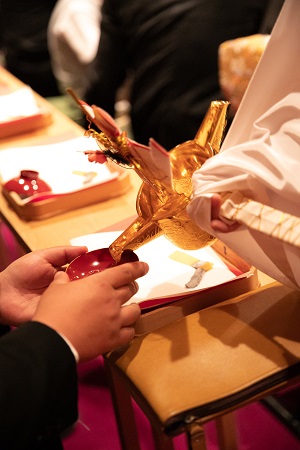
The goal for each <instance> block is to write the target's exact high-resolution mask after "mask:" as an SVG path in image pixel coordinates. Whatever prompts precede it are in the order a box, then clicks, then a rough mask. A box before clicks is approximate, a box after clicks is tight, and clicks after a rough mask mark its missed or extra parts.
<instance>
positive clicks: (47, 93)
mask: <svg viewBox="0 0 300 450" xmlns="http://www.w3.org/2000/svg"><path fill="white" fill-rule="evenodd" d="M55 3H56V0H38V1H36V0H26V1H24V0H14V1H13V2H11V1H9V0H0V26H1V48H2V55H3V61H2V63H3V65H4V66H5V67H6V69H7V70H8V71H9V72H11V73H12V74H13V75H15V76H16V77H17V78H19V79H20V80H21V81H23V82H24V83H25V84H28V85H29V86H30V87H31V88H32V89H34V90H35V91H36V92H37V93H39V94H40V95H42V96H43V97H54V96H57V95H59V94H60V92H59V89H58V85H57V81H56V78H55V76H54V75H53V71H52V67H51V62H50V55H49V51H48V43H47V27H48V23H49V19H50V16H51V14H52V11H53V8H54V6H55Z"/></svg>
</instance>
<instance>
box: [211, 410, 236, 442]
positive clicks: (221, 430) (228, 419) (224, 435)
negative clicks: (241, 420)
mask: <svg viewBox="0 0 300 450" xmlns="http://www.w3.org/2000/svg"><path fill="white" fill-rule="evenodd" d="M215 423H216V427H217V434H218V444H219V449H220V450H236V449H237V448H238V442H237V435H236V428H235V416H234V413H228V414H224V415H223V416H221V417H218V418H217V419H216V420H215Z"/></svg>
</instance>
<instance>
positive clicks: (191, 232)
mask: <svg viewBox="0 0 300 450" xmlns="http://www.w3.org/2000/svg"><path fill="white" fill-rule="evenodd" d="M68 91H69V93H70V94H71V95H72V97H73V98H74V99H75V100H76V102H77V103H78V104H79V106H80V108H81V109H82V111H83V113H84V114H85V115H86V117H87V119H88V121H89V122H90V125H91V124H94V125H95V126H96V127H97V128H98V129H99V130H101V132H98V131H95V130H94V129H92V128H91V127H89V129H88V130H87V131H86V133H85V134H86V135H87V136H92V137H93V138H95V139H96V141H97V144H98V146H99V149H100V152H101V153H103V154H104V155H105V156H106V157H107V158H110V159H111V160H112V161H114V162H115V163H116V164H119V165H121V166H122V167H126V168H131V169H133V170H135V172H136V173H137V174H138V175H139V176H140V178H141V180H142V185H141V188H140V190H139V192H138V195H137V199H136V210H137V214H138V216H137V218H136V220H135V221H134V222H133V223H132V224H131V225H130V226H129V227H128V228H127V229H126V230H125V231H124V232H123V233H122V234H121V235H120V236H119V237H118V238H117V239H116V240H115V241H114V242H113V243H112V244H111V245H110V247H109V250H110V253H111V255H112V257H113V258H114V259H115V260H116V261H119V260H120V258H121V254H122V252H123V251H124V250H125V249H130V250H136V249H137V248H139V247H141V246H142V245H144V244H146V243H147V242H149V241H151V240H153V239H155V238H156V237H158V236H160V235H161V234H164V235H165V237H166V238H167V239H169V240H170V241H171V242H172V243H173V244H174V245H176V246H177V247H180V248H182V249H185V250H193V249H198V248H201V247H203V246H206V245H209V244H212V243H213V242H214V240H215V238H214V237H213V236H212V235H210V234H208V233H207V232H205V231H203V230H201V229H200V228H199V227H198V226H197V225H196V224H195V223H194V222H193V221H192V220H191V219H190V218H189V216H188V215H187V212H186V207H187V205H188V204H189V202H190V198H191V195H192V175H193V173H194V172H195V171H196V170H197V169H199V168H200V167H201V166H202V165H203V163H204V162H205V161H206V160H207V159H208V158H211V157H212V156H214V155H215V154H216V153H218V152H219V150H220V147H221V143H222V140H223V137H224V131H225V127H226V116H227V109H228V106H229V102H224V101H214V102H212V103H211V105H210V107H209V109H208V111H207V114H206V116H205V118H204V120H203V122H202V124H201V126H200V128H199V130H198V132H197V134H196V136H195V138H194V139H192V140H190V141H187V142H184V143H182V144H179V145H177V146H176V147H174V148H173V149H172V150H170V151H169V152H168V151H166V150H165V149H164V148H163V147H161V146H160V145H159V144H158V143H157V142H156V141H155V140H154V139H150V140H149V146H145V145H142V144H139V143H137V142H135V141H133V140H132V139H130V138H128V137H127V134H126V133H125V132H122V131H121V130H120V129H119V128H118V126H117V124H116V122H115V121H114V120H113V118H112V117H111V116H110V115H109V114H108V113H106V112H105V111H104V110H103V109H101V108H99V107H98V106H94V105H93V106H90V105H88V104H87V103H85V102H83V101H82V100H79V99H78V98H77V97H76V95H75V93H74V92H73V91H72V90H71V89H68Z"/></svg>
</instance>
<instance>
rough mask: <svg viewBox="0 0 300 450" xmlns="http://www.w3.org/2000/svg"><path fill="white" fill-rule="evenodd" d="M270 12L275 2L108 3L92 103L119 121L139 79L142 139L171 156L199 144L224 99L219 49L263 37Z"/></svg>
mask: <svg viewBox="0 0 300 450" xmlns="http://www.w3.org/2000/svg"><path fill="white" fill-rule="evenodd" d="M277 1H280V2H281V3H282V2H283V0H277ZM268 6H269V0H239V1H236V0H226V1H225V0H155V1H151V0H138V1H136V0H127V1H124V0H104V4H103V8H102V13H103V19H102V23H101V39H100V45H99V50H98V54H97V57H96V60H95V65H94V73H93V77H94V81H93V83H92V87H91V88H90V90H89V92H88V93H87V95H86V100H87V102H88V103H90V104H96V105H98V106H100V107H102V108H104V109H105V110H107V111H108V112H109V113H110V114H112V115H114V103H115V99H116V92H117V88H118V87H119V86H120V85H121V84H122V82H123V81H124V79H125V78H126V77H127V76H129V77H132V86H131V93H130V101H131V105H132V110H131V119H132V127H133V134H134V137H135V139H136V140H137V141H139V142H141V143H144V144H148V141H149V138H150V137H153V138H154V139H156V140H157V141H158V142H159V143H160V144H161V145H163V146H164V147H165V148H166V149H167V150H171V149H172V148H173V147H174V146H175V145H177V144H180V143H182V142H184V141H186V140H189V139H193V138H194V137H195V134H196V132H197V130H198V128H199V126H200V124H201V122H202V120H203V118H204V115H205V113H206V111H207V109H208V107H209V105H210V102H211V101H212V100H221V99H222V95H221V93H220V89H219V76H218V48H219V45H220V44H221V43H222V42H224V41H226V40H229V39H234V38H237V37H242V36H247V35H251V34H255V33H257V32H258V31H259V30H260V29H261V26H262V22H263V21H264V18H265V13H266V11H267V8H268ZM274 20H275V19H274V18H273V21H274Z"/></svg>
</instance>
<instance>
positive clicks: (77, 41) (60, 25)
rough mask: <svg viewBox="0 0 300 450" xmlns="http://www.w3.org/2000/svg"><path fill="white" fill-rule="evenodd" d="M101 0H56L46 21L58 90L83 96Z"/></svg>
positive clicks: (96, 41)
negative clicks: (72, 90)
mask: <svg viewBox="0 0 300 450" xmlns="http://www.w3.org/2000/svg"><path fill="white" fill-rule="evenodd" d="M101 6H102V0H58V1H57V2H56V5H55V8H54V10H53V12H52V15H51V18H50V21H49V25H48V46H49V51H50V55H51V63H52V69H53V72H54V74H55V77H56V79H57V81H58V84H59V87H60V90H61V92H62V93H64V92H65V89H66V88H67V87H72V88H73V89H74V90H75V91H76V93H77V95H79V96H83V95H84V94H85V92H86V90H87V88H88V86H89V67H90V64H91V62H92V61H93V60H94V59H95V56H96V54H97V50H98V45H99V40H100V26H101Z"/></svg>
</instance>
